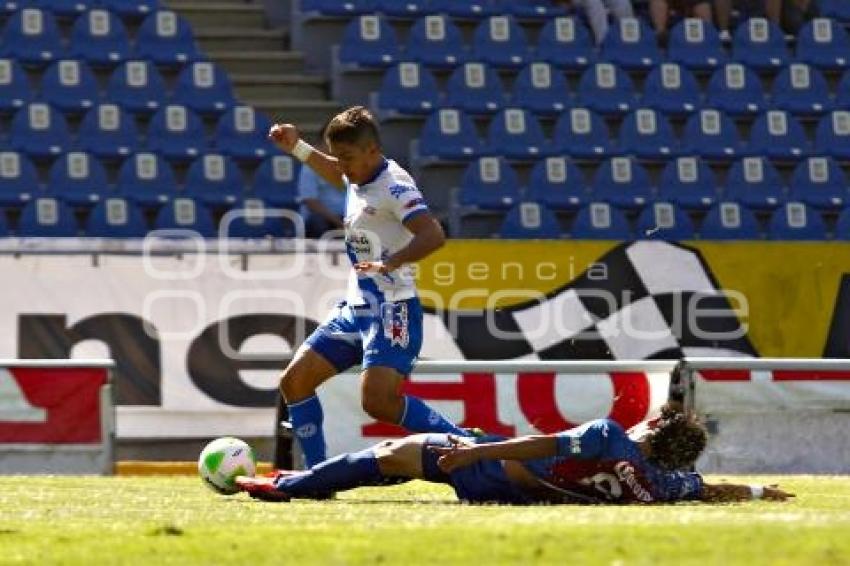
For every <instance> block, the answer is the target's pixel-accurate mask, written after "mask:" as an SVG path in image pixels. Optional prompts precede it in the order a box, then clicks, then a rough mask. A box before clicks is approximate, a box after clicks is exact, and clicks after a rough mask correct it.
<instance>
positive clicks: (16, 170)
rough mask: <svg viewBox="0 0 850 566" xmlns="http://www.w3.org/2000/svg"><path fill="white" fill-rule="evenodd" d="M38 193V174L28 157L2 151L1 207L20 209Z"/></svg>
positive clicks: (0, 172) (0, 163) (0, 170)
mask: <svg viewBox="0 0 850 566" xmlns="http://www.w3.org/2000/svg"><path fill="white" fill-rule="evenodd" d="M38 192H39V188H38V173H37V172H36V170H35V165H33V164H32V162H31V161H30V160H29V159H27V156H26V155H22V154H20V153H18V152H15V151H0V206H12V207H19V206H21V205H22V204H23V203H25V202H27V201H28V200H30V199H31V198H33V197H34V196H36V194H37V193H38ZM0 216H2V215H0Z"/></svg>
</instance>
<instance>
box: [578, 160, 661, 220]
mask: <svg viewBox="0 0 850 566" xmlns="http://www.w3.org/2000/svg"><path fill="white" fill-rule="evenodd" d="M593 196H594V198H597V199H600V200H604V201H606V202H609V203H611V204H613V205H614V206H617V207H620V208H631V209H639V208H642V207H643V206H644V205H645V204H646V203H647V202H649V201H650V200H652V185H651V183H650V181H649V175H648V174H647V172H646V169H644V168H643V167H642V166H641V165H640V164H639V163H638V162H637V161H635V160H634V159H633V158H630V157H612V158H610V159H608V160H606V161H604V162H603V163H602V164H601V165H600V166H599V169H598V170H597V171H596V175H595V176H594V178H593Z"/></svg>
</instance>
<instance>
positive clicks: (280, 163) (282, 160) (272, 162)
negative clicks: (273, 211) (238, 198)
mask: <svg viewBox="0 0 850 566" xmlns="http://www.w3.org/2000/svg"><path fill="white" fill-rule="evenodd" d="M298 172H299V163H298V162H297V161H295V160H294V159H293V158H292V157H290V156H288V155H274V156H272V157H268V158H266V160H265V161H263V162H262V163H261V164H260V166H259V167H257V169H256V171H254V179H253V183H252V184H251V190H250V191H249V192H250V195H251V196H253V197H257V198H260V199H262V200H263V201H265V202H266V204H268V205H270V206H274V207H277V208H293V207H295V205H296V204H297V200H298Z"/></svg>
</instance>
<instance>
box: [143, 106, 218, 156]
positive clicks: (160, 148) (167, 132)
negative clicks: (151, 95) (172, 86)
mask: <svg viewBox="0 0 850 566" xmlns="http://www.w3.org/2000/svg"><path fill="white" fill-rule="evenodd" d="M148 147H149V148H150V149H151V150H153V151H156V152H158V153H161V154H162V155H164V156H165V158H166V159H168V160H170V161H186V160H191V159H194V158H195V157H197V156H198V155H199V154H200V153H201V152H202V151H203V150H204V148H205V147H206V141H205V139H204V124H203V122H201V119H200V118H199V117H198V115H197V114H195V113H194V112H192V111H191V110H190V109H188V108H186V107H185V106H180V105H178V104H169V105H168V106H165V107H163V108H161V109H160V110H159V112H157V113H156V114H154V116H153V118H151V122H150V126H149V127H148Z"/></svg>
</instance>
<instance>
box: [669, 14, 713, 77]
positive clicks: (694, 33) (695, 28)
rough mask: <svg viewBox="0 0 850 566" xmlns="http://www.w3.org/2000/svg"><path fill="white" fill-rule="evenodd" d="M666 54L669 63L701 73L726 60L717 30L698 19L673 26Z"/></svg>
mask: <svg viewBox="0 0 850 566" xmlns="http://www.w3.org/2000/svg"><path fill="white" fill-rule="evenodd" d="M667 53H668V57H669V58H670V61H673V62H675V63H681V64H682V65H684V66H685V67H687V68H688V69H695V70H701V71H703V70H709V69H714V68H715V67H717V66H718V65H722V64H724V63H726V60H727V56H726V51H724V50H723V44H722V43H721V42H720V34H719V33H718V32H717V29H716V28H715V27H714V26H713V25H711V24H708V23H706V22H705V21H703V20H702V19H700V18H685V19H683V20H682V21H680V22H679V23H678V24H676V25H675V26H673V29H671V30H670V39H669V43H668V45H667Z"/></svg>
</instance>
